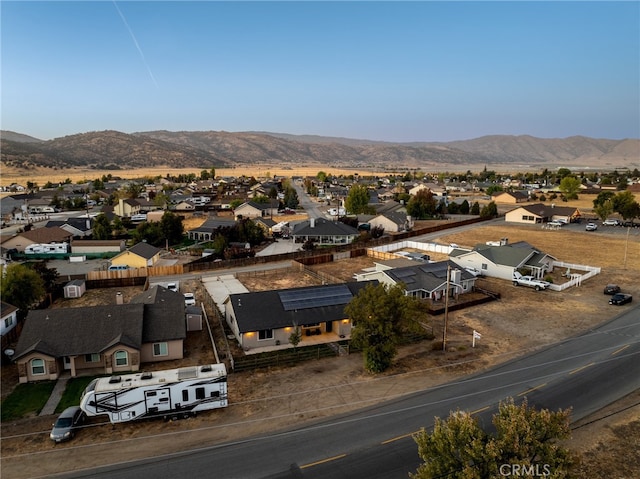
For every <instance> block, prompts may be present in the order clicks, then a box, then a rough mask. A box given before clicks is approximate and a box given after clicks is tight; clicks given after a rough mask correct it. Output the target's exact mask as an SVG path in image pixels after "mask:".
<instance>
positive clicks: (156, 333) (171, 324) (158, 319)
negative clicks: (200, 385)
mask: <svg viewBox="0 0 640 479" xmlns="http://www.w3.org/2000/svg"><path fill="white" fill-rule="evenodd" d="M69 331H73V334H69ZM185 338H186V325H185V313H184V299H183V297H182V295H181V294H180V293H175V292H173V291H169V290H167V289H165V288H163V287H162V286H154V287H153V288H150V289H149V290H147V291H144V292H143V293H141V294H139V295H138V296H136V297H135V298H133V299H132V301H131V303H130V304H113V305H108V306H93V307H82V308H61V309H49V310H34V311H30V312H29V314H28V316H27V319H26V322H25V324H24V328H23V330H22V333H21V335H20V339H19V341H18V345H17V347H16V353H15V356H14V360H15V362H16V364H17V367H18V374H19V381H20V382H21V383H25V382H32V381H45V380H46V381H48V380H55V379H57V378H58V377H59V376H60V375H61V374H62V373H63V372H64V371H69V374H70V375H71V376H72V377H75V376H80V375H83V374H87V375H89V374H91V375H95V374H114V373H122V372H131V371H138V370H139V369H140V365H141V363H146V362H156V361H169V360H174V359H181V358H182V357H183V342H184V339H185Z"/></svg>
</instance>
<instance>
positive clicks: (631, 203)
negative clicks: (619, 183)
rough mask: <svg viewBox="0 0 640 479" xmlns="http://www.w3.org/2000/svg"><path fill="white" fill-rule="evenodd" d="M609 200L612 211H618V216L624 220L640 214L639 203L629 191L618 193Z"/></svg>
mask: <svg viewBox="0 0 640 479" xmlns="http://www.w3.org/2000/svg"><path fill="white" fill-rule="evenodd" d="M611 202H612V204H613V211H615V212H616V213H620V216H622V217H623V218H624V219H625V220H628V219H633V218H635V217H636V216H639V215H640V205H639V204H638V202H637V201H636V198H635V196H634V195H633V193H632V192H631V191H628V190H627V191H623V192H621V193H618V194H617V195H615V196H614V197H613V198H612V199H611Z"/></svg>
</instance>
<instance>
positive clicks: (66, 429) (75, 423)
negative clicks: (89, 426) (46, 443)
mask: <svg viewBox="0 0 640 479" xmlns="http://www.w3.org/2000/svg"><path fill="white" fill-rule="evenodd" d="M85 418H86V416H85V414H84V411H83V410H82V409H80V406H71V407H68V408H67V409H65V410H64V411H62V414H60V416H58V419H57V420H56V422H55V423H54V424H53V429H51V434H49V437H50V438H51V440H52V441H55V442H62V441H68V440H69V439H72V438H73V436H75V434H76V430H77V429H78V428H79V427H80V426H81V425H82V423H84V420H85Z"/></svg>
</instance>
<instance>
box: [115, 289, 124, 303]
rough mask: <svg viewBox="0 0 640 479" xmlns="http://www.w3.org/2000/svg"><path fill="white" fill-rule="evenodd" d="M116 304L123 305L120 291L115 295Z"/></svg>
mask: <svg viewBox="0 0 640 479" xmlns="http://www.w3.org/2000/svg"><path fill="white" fill-rule="evenodd" d="M116 304H124V297H123V296H122V293H121V292H120V291H118V292H117V293H116Z"/></svg>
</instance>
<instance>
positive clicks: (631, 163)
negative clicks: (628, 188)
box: [0, 130, 640, 171]
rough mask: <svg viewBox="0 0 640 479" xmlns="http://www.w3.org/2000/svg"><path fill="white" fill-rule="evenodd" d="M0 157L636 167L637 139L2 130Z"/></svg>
mask: <svg viewBox="0 0 640 479" xmlns="http://www.w3.org/2000/svg"><path fill="white" fill-rule="evenodd" d="M0 141H1V145H0V147H1V162H2V164H3V166H7V167H16V168H30V167H52V168H57V169H63V168H74V167H81V168H94V169H135V168H150V167H172V168H189V167H191V168H211V167H217V168H230V167H233V166H251V165H256V166H260V165H279V166H281V167H287V166H291V167H300V166H306V165H309V166H310V165H318V164H319V165H325V166H326V167H340V168H366V169H375V170H378V171H382V170H384V169H399V168H412V169H414V168H417V169H423V170H429V168H430V167H434V166H441V165H451V166H452V167H455V168H457V169H462V168H464V167H465V165H472V164H473V165H478V164H485V165H487V166H491V165H502V166H505V165H506V166H509V165H512V166H513V167H514V168H516V167H523V166H526V167H529V168H554V167H558V166H572V165H573V166H576V167H577V166H582V167H587V168H591V167H593V168H601V169H614V168H638V167H640V140H638V139H623V140H610V139H596V138H589V137H583V136H573V137H569V138H561V139H544V138H536V137H533V136H528V135H519V136H512V135H493V136H483V137H480V138H476V139H471V140H461V141H450V142H413V143H391V142H382V141H371V140H357V139H349V138H337V137H324V136H314V135H290V134H283V133H269V132H238V133H232V132H225V131H178V132H172V131H164V130H161V131H147V132H137V133H122V132H118V131H113V130H106V131H93V132H87V133H79V134H75V135H69V136H64V137H60V138H55V139H53V140H47V141H44V140H39V139H37V138H34V137H31V136H28V135H25V134H21V133H16V132H12V131H6V130H3V131H1V132H0Z"/></svg>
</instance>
